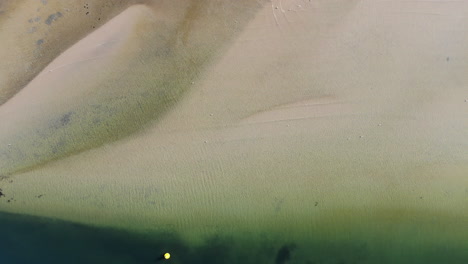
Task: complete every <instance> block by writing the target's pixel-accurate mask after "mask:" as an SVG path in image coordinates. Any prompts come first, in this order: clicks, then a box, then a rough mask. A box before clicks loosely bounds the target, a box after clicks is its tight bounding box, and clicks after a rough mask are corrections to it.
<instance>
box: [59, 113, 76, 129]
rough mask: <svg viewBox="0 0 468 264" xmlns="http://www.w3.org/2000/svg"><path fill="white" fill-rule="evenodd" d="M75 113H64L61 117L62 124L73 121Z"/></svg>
mask: <svg viewBox="0 0 468 264" xmlns="http://www.w3.org/2000/svg"><path fill="white" fill-rule="evenodd" d="M73 114H74V112H68V113H66V114H64V115H63V116H62V117H61V118H60V125H62V126H66V125H68V124H69V123H70V121H71V117H72V115H73Z"/></svg>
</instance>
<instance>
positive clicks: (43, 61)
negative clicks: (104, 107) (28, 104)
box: [0, 0, 137, 105]
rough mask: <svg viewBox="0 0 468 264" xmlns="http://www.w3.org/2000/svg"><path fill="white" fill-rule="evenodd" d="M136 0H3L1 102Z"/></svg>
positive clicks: (0, 44)
mask: <svg viewBox="0 0 468 264" xmlns="http://www.w3.org/2000/svg"><path fill="white" fill-rule="evenodd" d="M2 2H5V1H2ZM136 2H137V1H132V0H130V1H117V0H110V1H107V0H106V1H101V0H99V1H91V2H89V1H83V0H78V1H27V0H26V1H24V0H18V1H6V2H5V3H2V5H1V6H0V39H1V40H2V41H1V42H0V58H1V59H2V63H1V64H0V105H1V104H3V103H5V102H6V101H7V100H8V99H9V98H11V97H12V96H13V95H14V94H16V93H17V92H18V91H20V90H21V89H22V88H24V87H25V86H26V85H27V84H28V83H29V82H30V81H31V80H32V79H33V78H34V77H35V76H36V75H37V74H38V73H39V72H40V71H42V70H43V69H44V67H45V66H47V65H48V64H49V63H50V62H51V61H52V60H54V58H56V57H57V56H58V55H59V54H60V53H62V52H64V51H65V50H66V49H67V48H69V47H70V46H72V45H73V44H74V43H75V42H77V41H78V40H80V39H81V38H83V37H84V36H86V35H87V34H88V33H90V32H92V31H94V30H95V29H96V28H98V27H99V26H101V25H103V24H104V23H105V22H107V21H108V20H109V19H110V18H112V17H114V16H115V15H117V14H118V13H120V12H122V10H124V9H125V8H127V7H128V6H130V5H132V4H134V3H136Z"/></svg>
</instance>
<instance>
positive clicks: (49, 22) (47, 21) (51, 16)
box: [44, 12, 62, 25]
mask: <svg viewBox="0 0 468 264" xmlns="http://www.w3.org/2000/svg"><path fill="white" fill-rule="evenodd" d="M59 17H62V13H60V12H57V13H55V14H51V15H50V16H49V17H48V18H47V19H46V21H45V22H44V23H46V24H47V25H50V24H52V22H54V21H56V20H57V19H58V18H59Z"/></svg>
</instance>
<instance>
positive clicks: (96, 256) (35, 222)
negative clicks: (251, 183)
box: [0, 213, 468, 264]
mask: <svg viewBox="0 0 468 264" xmlns="http://www.w3.org/2000/svg"><path fill="white" fill-rule="evenodd" d="M274 237H275V238H274ZM368 240H369V237H366V236H362V235H359V236H358V237H355V238H353V239H352V240H349V241H348V242H344V241H341V242H340V241H330V240H328V239H326V238H320V237H311V238H310V241H308V242H306V241H302V242H301V243H299V242H297V241H284V240H282V239H280V238H278V236H275V235H274V234H272V235H271V236H269V235H268V234H258V235H256V236H251V237H241V236H237V237H235V238H234V237H231V236H225V235H217V236H211V237H207V238H206V239H205V240H204V242H203V243H202V244H201V245H190V244H187V243H186V242H185V241H183V240H182V239H180V236H179V235H178V234H176V233H171V232H152V233H146V234H139V233H131V232H127V231H125V230H117V229H111V228H97V227H91V226H85V225H81V224H76V223H72V222H66V221H59V220H52V219H47V218H39V217H32V216H24V215H16V214H8V213H0V263H1V264H4V263H5V264H10V263H11V264H30V263H35V264H42V263H47V264H55V263H70V264H75V263H87V264H92V263H113V264H114V263H115V264H127V263H128V264H130V263H141V264H145V263H148V264H149V263H156V264H157V263H173V264H177V263H190V264H202V263H203V264H210V263H220V264H235V263H242V264H250V263H252V264H254V263H255V264H262V263H267V264H268V263H270V264H296V263H297V264H299V263H301V264H352V263H354V264H356V263H360V264H364V263H388V264H390V263H405V264H406V263H408V264H409V263H411V264H413V263H414V264H417V263H421V264H422V263H424V264H428V263H434V264H436V263H437V264H439V263H448V264H458V263H459V264H466V263H468V247H465V246H463V245H460V246H461V247H459V248H458V249H455V248H450V247H446V246H443V245H441V246H437V247H433V246H432V247H429V246H423V247H421V246H417V247H415V246H414V245H412V244H411V243H406V244H405V240H406V238H404V237H398V238H397V241H390V242H388V243H387V242H386V243H387V244H385V243H384V244H383V245H382V246H379V247H377V246H376V245H370V243H369V242H368ZM165 252H170V253H171V258H170V260H164V258H163V257H162V256H163V254H164V253H165Z"/></svg>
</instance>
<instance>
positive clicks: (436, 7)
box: [0, 0, 468, 245]
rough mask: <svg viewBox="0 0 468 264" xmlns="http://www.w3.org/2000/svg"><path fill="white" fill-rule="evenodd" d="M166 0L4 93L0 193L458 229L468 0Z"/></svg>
mask: <svg viewBox="0 0 468 264" xmlns="http://www.w3.org/2000/svg"><path fill="white" fill-rule="evenodd" d="M176 2H177V3H178V4H177V5H176V6H175V7H174V6H171V5H170V4H166V3H165V2H164V4H162V6H151V5H149V4H148V5H134V6H132V7H129V8H127V9H125V11H123V12H122V13H121V14H119V15H117V16H115V17H114V18H113V19H110V20H109V22H107V24H104V25H103V26H102V27H100V28H99V29H96V31H94V32H92V33H90V34H89V35H87V36H86V37H85V38H83V39H81V40H80V41H78V42H77V43H76V44H74V45H73V46H72V47H70V48H69V49H68V50H67V51H65V52H64V53H62V54H61V55H60V56H58V57H57V58H56V59H55V60H54V61H53V62H52V63H51V64H48V66H47V67H45V68H44V69H43V70H42V72H41V73H39V74H38V75H37V77H36V78H35V79H33V80H32V81H31V82H29V83H28V85H27V86H25V87H24V88H23V89H22V90H21V91H20V92H18V93H17V94H16V95H15V96H14V97H13V98H11V99H10V100H9V101H7V102H6V103H5V104H3V105H2V106H1V107H0V120H1V124H2V125H1V127H0V143H1V144H2V146H1V148H0V151H1V152H0V154H1V155H3V156H1V157H2V160H0V171H1V172H2V173H3V174H5V175H7V174H11V177H10V178H9V179H7V180H3V181H2V182H1V184H2V187H3V190H4V192H5V194H6V195H7V197H14V199H15V200H16V201H15V202H13V203H7V202H6V201H5V199H2V200H1V201H0V210H2V211H8V212H19V213H24V214H33V215H41V216H49V217H56V218H60V219H66V220H72V221H77V222H82V223H87V224H95V225H103V226H114V227H123V228H126V229H134V230H148V229H153V230H156V229H163V230H166V229H170V230H177V231H183V232H184V234H185V235H187V236H189V237H190V236H193V237H195V236H198V235H199V234H206V233H214V232H218V231H219V232H227V233H230V232H232V233H239V232H258V233H261V232H269V231H275V232H278V233H284V234H288V235H290V236H291V237H295V238H301V237H302V238H303V237H306V236H308V235H310V232H317V230H319V231H320V232H323V234H328V235H329V236H330V237H333V236H334V235H336V236H339V234H340V230H349V229H353V228H355V229H356V230H366V228H368V229H369V230H370V231H369V232H375V233H376V234H377V233H379V232H380V233H382V234H385V235H386V236H387V237H392V236H393V237H397V236H398V234H400V233H402V232H406V231H407V230H408V229H411V228H413V229H415V230H423V231H425V232H423V233H424V234H423V235H421V236H415V239H416V240H417V239H420V240H421V241H423V240H424V241H426V240H427V239H428V238H435V237H439V238H441V239H442V238H443V239H444V241H446V242H447V243H452V244H454V245H455V244H458V243H460V241H462V242H463V241H466V237H468V236H466V235H467V233H466V232H467V231H464V230H468V229H467V228H466V221H465V220H466V219H467V217H468V215H467V214H468V178H467V177H466V175H467V173H468V162H467V160H468V152H467V151H466V147H467V142H468V133H466V132H467V131H468V120H467V115H466V113H467V107H468V104H467V103H466V101H465V100H466V98H467V97H468V95H467V93H466V91H467V90H466V87H465V84H466V83H468V76H467V75H466V71H465V67H464V61H465V60H466V47H468V45H467V41H468V39H467V38H466V36H465V34H462V32H463V27H462V25H463V24H464V23H463V15H464V14H466V11H467V9H468V5H467V4H465V3H464V2H453V1H451V2H444V1H440V2H437V1H431V2H428V1H424V2H423V1H418V2H415V1H398V2H392V1H331V2H330V1H292V0H291V1H286V0H284V1H279V0H278V1H277V0H275V1H271V2H266V3H263V2H262V3H260V2H255V3H254V2H251V1H241V2H242V3H237V4H233V3H232V2H231V1H221V0H220V1H212V2H209V1H198V2H196V3H197V4H195V1H176ZM171 7H172V9H171ZM19 10H21V9H19ZM183 11H184V12H183ZM17 12H20V11H17ZM24 12H26V11H24ZM200 12H201V13H200ZM197 14H198V15H197ZM15 19H16V18H15ZM63 19H64V20H65V16H64V18H63ZM9 21H10V20H9V19H7V20H5V21H4V22H2V23H10V22H9ZM11 23H13V22H11ZM70 23H72V22H70ZM122 23H123V24H122ZM76 36H78V35H76ZM79 36H80V37H81V35H79ZM75 41H76V40H75ZM114 41H115V42H114ZM103 43H104V44H103ZM1 45H7V44H3V43H2V44H1ZM8 45H12V44H8ZM65 46H66V45H65ZM62 47H64V46H62ZM0 50H3V51H4V50H5V48H4V47H3V46H2V48H1V49H0ZM20 50H21V51H22V50H23V48H20ZM24 50H27V49H24ZM1 56H4V55H1ZM7 58H9V57H7ZM94 58H96V59H94ZM10 60H11V61H13V62H14V63H19V62H21V60H18V59H15V60H13V59H11V58H10V59H8V61H10ZM33 61H35V59H33ZM45 64H47V63H45V62H44V65H45ZM8 70H12V71H13V70H14V68H11V69H10V68H8ZM0 74H6V75H7V76H8V75H9V73H8V71H6V70H4V68H2V70H1V71H0ZM6 83H8V82H6ZM4 87H7V86H4ZM8 87H10V86H8ZM11 87H13V86H11ZM8 144H11V145H8ZM8 180H12V181H13V182H11V183H10V182H8ZM39 196H40V198H38V197H39ZM434 219H437V220H434ZM380 229H381V230H380ZM376 230H380V231H376ZM428 230H429V231H430V232H427V231H428Z"/></svg>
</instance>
